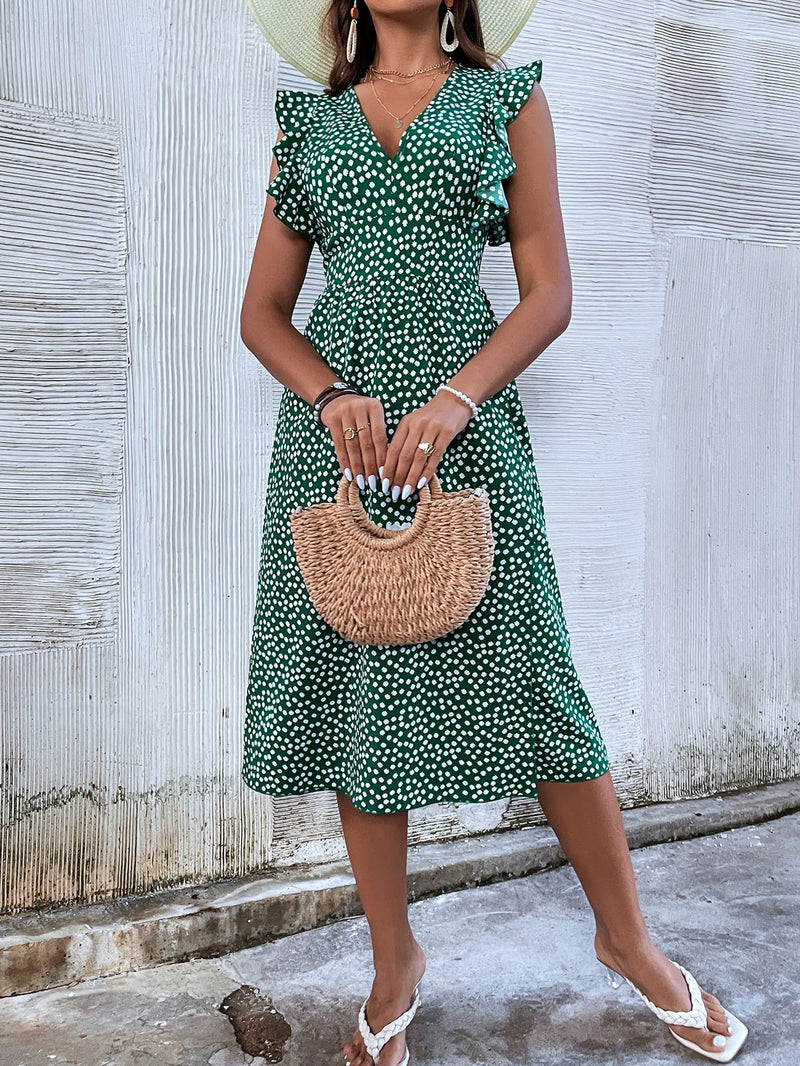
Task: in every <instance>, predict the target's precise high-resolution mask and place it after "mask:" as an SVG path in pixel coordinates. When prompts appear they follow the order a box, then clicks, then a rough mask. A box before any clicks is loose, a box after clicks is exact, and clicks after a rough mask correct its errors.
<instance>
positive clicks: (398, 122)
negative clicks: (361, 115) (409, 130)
mask: <svg viewBox="0 0 800 1066" xmlns="http://www.w3.org/2000/svg"><path fill="white" fill-rule="evenodd" d="M450 64H452V65H453V66H455V60H452V59H451V60H450V61H449V64H448V65H450ZM441 65H442V66H443V65H444V64H441ZM369 74H370V77H369V83H370V85H371V86H372V95H373V96H374V97H375V99H376V100H377V101H378V103H379V104H380V105H381V107H382V108H383V110H384V111H385V112H386V114H387V115H389V117H390V118H391V119H392V122H393V123H394V128H395V129H400V127H401V126H402V125H403V119H404V118H405V117H406V115H407V114H408V113H409V111H411V110H413V108H415V107H416V106H417V104H418V103H419V102H420V100H421V99H422V98H423V97H424V96H427V94H428V93H429V92H430V90H431V87H432V86H433V83H434V82H435V81H436V75H435V74H434V75H433V77H432V78H431V80H430V83H429V84H428V87H427V88H426V89H425V90H424V92H423V93H421V94H420V95H419V96H418V97H417V98H416V100H414V102H413V103H412V104H411V105H410V106H409V107H407V108H406V109H405V111H404V112H403V113H402V115H395V114H394V113H393V112H392V111H390V110H389V108H388V107H387V106H386V104H385V103H384V102H383V100H381V98H380V97H379V96H378V93H377V90H376V89H375V76H374V73H373V68H372V66H370V67H369ZM383 80H385V81H388V80H390V79H388V78H387V79H383ZM446 80H447V78H445V81H446ZM395 84H398V83H397V82H395ZM442 84H444V82H442Z"/></svg>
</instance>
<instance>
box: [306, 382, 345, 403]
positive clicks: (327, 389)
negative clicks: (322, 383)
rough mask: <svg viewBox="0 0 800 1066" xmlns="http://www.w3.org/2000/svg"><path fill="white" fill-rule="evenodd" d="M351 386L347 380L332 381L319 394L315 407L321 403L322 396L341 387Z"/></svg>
mask: <svg viewBox="0 0 800 1066" xmlns="http://www.w3.org/2000/svg"><path fill="white" fill-rule="evenodd" d="M349 388H350V386H349V385H348V384H347V382H346V381H333V382H331V384H330V385H327V386H326V387H325V388H324V389H323V390H322V392H321V393H320V394H319V396H317V398H316V400H314V407H316V406H317V404H318V403H319V401H320V400H321V399H322V397H323V396H327V395H328V393H329V392H336V391H338V390H339V389H349Z"/></svg>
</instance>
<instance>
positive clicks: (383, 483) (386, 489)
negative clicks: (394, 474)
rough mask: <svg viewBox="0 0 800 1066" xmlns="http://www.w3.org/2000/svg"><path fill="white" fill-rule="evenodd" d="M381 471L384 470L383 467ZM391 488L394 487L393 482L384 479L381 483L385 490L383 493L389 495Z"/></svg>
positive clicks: (386, 478)
mask: <svg viewBox="0 0 800 1066" xmlns="http://www.w3.org/2000/svg"><path fill="white" fill-rule="evenodd" d="M381 470H383V467H381ZM391 486H392V483H391V481H390V480H389V479H388V477H385V478H384V479H383V481H382V482H381V488H382V489H383V491H384V492H385V493H386V495H387V496H388V495H389V489H390V488H391Z"/></svg>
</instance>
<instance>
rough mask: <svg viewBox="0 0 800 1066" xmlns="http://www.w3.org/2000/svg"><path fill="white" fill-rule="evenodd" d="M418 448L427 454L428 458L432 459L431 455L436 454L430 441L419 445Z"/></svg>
mask: <svg viewBox="0 0 800 1066" xmlns="http://www.w3.org/2000/svg"><path fill="white" fill-rule="evenodd" d="M417 447H418V448H419V449H420V450H421V451H423V452H425V454H426V455H427V456H428V457H430V456H431V455H433V452H434V448H433V445H432V444H431V443H430V442H429V441H422V443H421V444H418V445H417Z"/></svg>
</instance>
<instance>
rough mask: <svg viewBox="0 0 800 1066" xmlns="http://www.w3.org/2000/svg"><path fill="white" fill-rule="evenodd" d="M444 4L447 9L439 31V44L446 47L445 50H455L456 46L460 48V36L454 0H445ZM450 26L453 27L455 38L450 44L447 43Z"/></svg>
mask: <svg viewBox="0 0 800 1066" xmlns="http://www.w3.org/2000/svg"><path fill="white" fill-rule="evenodd" d="M444 6H445V7H446V8H447V10H446V11H445V13H444V18H443V19H442V28H441V30H440V31H439V44H440V45H441V46H442V48H444V50H445V52H455V50H456V48H458V36H457V35H456V23H455V19H454V18H453V10H452V8H453V0H444ZM448 26H452V28H453V40H452V41H451V42H450V44H448V43H447V29H448Z"/></svg>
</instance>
